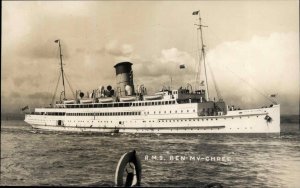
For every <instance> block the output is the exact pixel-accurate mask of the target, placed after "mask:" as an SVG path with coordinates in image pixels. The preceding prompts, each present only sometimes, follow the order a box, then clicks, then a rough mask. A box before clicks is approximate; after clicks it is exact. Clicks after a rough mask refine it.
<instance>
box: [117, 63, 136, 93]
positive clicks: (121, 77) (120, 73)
mask: <svg viewBox="0 0 300 188" xmlns="http://www.w3.org/2000/svg"><path fill="white" fill-rule="evenodd" d="M131 66H132V63H130V62H121V63H118V64H116V65H115V66H114V67H115V69H116V79H117V87H118V88H119V89H118V90H117V91H118V95H120V96H126V95H134V93H133V92H128V90H131V91H134V85H133V73H132V69H131ZM126 86H127V88H126ZM128 86H129V87H128ZM129 88H130V89H129ZM126 89H127V90H126Z"/></svg>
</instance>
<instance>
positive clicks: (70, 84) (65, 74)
mask: <svg viewBox="0 0 300 188" xmlns="http://www.w3.org/2000/svg"><path fill="white" fill-rule="evenodd" d="M64 75H65V78H66V80H67V83H68V85H69V87H70V89H71V92H72V94H73V97H74V99H76V96H75V93H74V90H73V88H72V86H71V84H70V82H69V79H68V77H67V74H66V73H64Z"/></svg>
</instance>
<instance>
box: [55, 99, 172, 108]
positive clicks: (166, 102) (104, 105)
mask: <svg viewBox="0 0 300 188" xmlns="http://www.w3.org/2000/svg"><path fill="white" fill-rule="evenodd" d="M169 104H175V100H170V101H156V102H134V103H131V102H117V103H102V104H98V103H97V104H66V105H64V106H65V108H110V107H129V106H151V105H169ZM64 106H58V107H59V108H63V107H64Z"/></svg>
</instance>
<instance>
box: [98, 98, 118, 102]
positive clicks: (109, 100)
mask: <svg viewBox="0 0 300 188" xmlns="http://www.w3.org/2000/svg"><path fill="white" fill-rule="evenodd" d="M98 101H99V102H101V103H106V102H113V101H114V100H113V98H112V97H101V98H98Z"/></svg>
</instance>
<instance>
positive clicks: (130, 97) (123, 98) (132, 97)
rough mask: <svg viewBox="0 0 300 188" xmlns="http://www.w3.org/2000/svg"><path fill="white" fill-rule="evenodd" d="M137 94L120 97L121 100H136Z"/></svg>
mask: <svg viewBox="0 0 300 188" xmlns="http://www.w3.org/2000/svg"><path fill="white" fill-rule="evenodd" d="M135 99H136V98H135V96H127V97H120V101H121V102H129V101H135Z"/></svg>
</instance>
